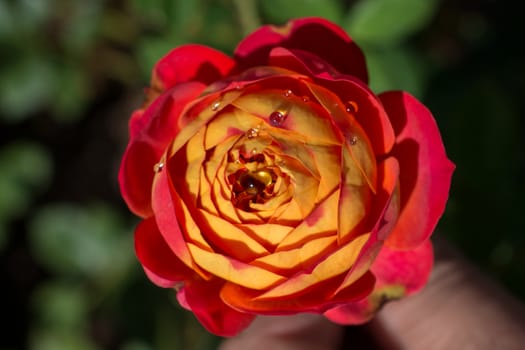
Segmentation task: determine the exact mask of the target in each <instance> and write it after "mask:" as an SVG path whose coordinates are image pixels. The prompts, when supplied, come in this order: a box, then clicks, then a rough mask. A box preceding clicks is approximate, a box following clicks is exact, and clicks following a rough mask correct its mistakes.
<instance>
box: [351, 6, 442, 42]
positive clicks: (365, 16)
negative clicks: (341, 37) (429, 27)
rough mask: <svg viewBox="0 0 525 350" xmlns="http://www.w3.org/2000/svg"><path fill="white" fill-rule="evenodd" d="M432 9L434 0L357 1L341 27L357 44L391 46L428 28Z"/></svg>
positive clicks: (433, 9) (434, 8)
mask: <svg viewBox="0 0 525 350" xmlns="http://www.w3.org/2000/svg"><path fill="white" fill-rule="evenodd" d="M436 5H437V1H436V0H361V1H359V2H358V3H357V4H356V5H355V6H354V7H353V8H352V9H351V10H350V11H349V13H348V16H347V18H346V20H345V21H344V24H343V27H344V29H345V30H346V31H347V32H348V33H349V34H350V36H351V37H352V38H354V39H355V40H356V41H357V42H358V43H361V44H374V45H382V46H385V45H393V44H396V43H397V42H399V41H401V40H403V39H405V38H406V37H407V36H409V35H411V34H413V33H415V32H416V31H418V30H420V29H422V28H423V27H424V26H425V25H426V24H428V22H429V21H430V19H431V18H432V16H433V15H434V13H435V10H436Z"/></svg>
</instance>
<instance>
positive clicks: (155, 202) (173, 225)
mask: <svg viewBox="0 0 525 350" xmlns="http://www.w3.org/2000/svg"><path fill="white" fill-rule="evenodd" d="M180 203H181V201H180V198H178V195H177V193H176V192H175V191H174V190H173V185H172V184H171V181H170V178H169V171H161V172H160V173H159V174H157V176H156V177H155V181H154V182H153V191H152V206H153V212H154V213H155V221H156V223H157V227H158V229H159V231H160V233H161V235H162V237H164V240H165V241H166V243H167V244H168V246H169V247H170V249H171V250H172V251H173V253H174V254H175V255H176V256H177V257H178V258H179V259H180V260H181V261H182V262H183V263H184V264H185V265H186V266H188V267H189V268H190V269H192V270H194V271H195V272H196V273H198V274H199V275H200V276H201V277H202V278H204V279H209V274H208V273H207V272H205V271H203V270H201V269H200V268H199V266H198V265H196V264H195V262H194V260H193V257H192V256H191V254H190V252H189V250H188V246H187V243H186V237H184V234H183V231H182V230H181V227H180V226H179V225H183V224H184V220H183V219H184V217H185V215H184V211H183V210H182V208H181V207H179V206H178V205H180ZM191 227H193V228H194V229H196V230H198V228H197V226H196V225H188V228H191Z"/></svg>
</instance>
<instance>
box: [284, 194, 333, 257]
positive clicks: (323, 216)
mask: <svg viewBox="0 0 525 350" xmlns="http://www.w3.org/2000/svg"><path fill="white" fill-rule="evenodd" d="M338 200H339V191H335V192H334V193H332V194H331V195H330V196H329V197H328V198H327V199H326V200H324V201H323V202H322V203H320V204H319V206H318V207H317V208H315V210H314V211H313V212H312V213H311V214H310V215H309V216H307V217H305V218H304V219H303V220H302V222H301V224H300V225H299V226H297V227H296V228H295V229H294V230H293V231H291V232H290V234H289V235H288V236H286V238H285V239H283V241H282V242H281V243H279V246H278V248H277V250H278V251H281V250H287V249H292V248H295V247H297V246H300V245H302V244H305V243H307V242H308V241H310V240H313V239H315V238H318V237H323V236H326V235H331V236H334V237H335V236H336V235H337V234H336V232H337V215H338V212H337V204H338Z"/></svg>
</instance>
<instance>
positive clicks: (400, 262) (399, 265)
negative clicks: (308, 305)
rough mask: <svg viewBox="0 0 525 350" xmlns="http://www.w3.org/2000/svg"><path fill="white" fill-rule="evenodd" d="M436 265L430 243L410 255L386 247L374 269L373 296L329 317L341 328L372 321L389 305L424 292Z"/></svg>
mask: <svg viewBox="0 0 525 350" xmlns="http://www.w3.org/2000/svg"><path fill="white" fill-rule="evenodd" d="M432 262H433V253H432V244H431V243H430V241H428V240H427V241H426V242H425V243H423V244H422V245H420V246H419V247H417V248H416V249H414V250H407V251H399V250H392V249H390V248H389V247H387V246H383V248H382V249H381V252H380V253H379V255H378V256H377V258H376V260H375V262H374V264H373V265H372V268H371V270H372V273H373V274H374V276H375V277H376V279H377V282H376V286H375V288H374V291H373V292H372V294H370V296H369V297H368V298H366V299H365V300H362V301H360V302H357V303H351V304H349V305H344V306H338V307H336V308H333V309H331V310H328V311H327V312H326V313H325V316H326V317H327V318H328V319H330V320H331V321H333V322H336V323H340V324H361V323H363V322H366V321H368V320H369V319H370V318H371V317H372V316H373V315H374V314H375V312H376V311H377V310H378V309H379V308H381V306H383V304H384V303H385V302H387V301H389V300H392V299H398V298H401V297H403V296H407V295H410V294H413V293H415V292H417V291H418V290H420V289H421V288H422V287H423V286H424V285H425V284H426V282H427V280H428V277H429V275H430V272H431V270H432Z"/></svg>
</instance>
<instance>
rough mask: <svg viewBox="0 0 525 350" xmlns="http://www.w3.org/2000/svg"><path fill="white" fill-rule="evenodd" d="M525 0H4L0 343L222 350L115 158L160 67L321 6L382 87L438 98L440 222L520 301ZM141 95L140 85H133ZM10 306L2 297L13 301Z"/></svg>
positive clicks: (0, 13)
mask: <svg viewBox="0 0 525 350" xmlns="http://www.w3.org/2000/svg"><path fill="white" fill-rule="evenodd" d="M519 13H520V12H519V11H511V10H510V9H509V8H508V6H506V7H505V9H504V10H501V8H500V7H498V6H497V5H495V4H494V3H493V2H490V1H481V2H479V3H478V4H472V2H469V1H456V2H453V1H444V0H355V1H344V0H303V1H299V0H285V1H278V0H258V1H256V0H196V1H186V0H128V1H126V0H120V1H117V0H90V1H83V0H16V1H15V0H0V52H1V55H0V136H1V138H0V140H1V141H0V251H1V252H2V274H3V275H4V276H5V278H6V279H5V284H4V285H5V286H7V288H4V291H3V293H4V294H3V295H2V296H3V298H2V300H3V302H4V303H6V305H5V307H4V306H3V310H7V314H8V315H9V316H10V318H11V321H12V322H11V325H10V326H9V327H8V328H7V329H4V330H3V331H7V332H6V334H5V335H4V334H2V337H0V348H2V349H14V348H28V349H33V350H48V349H49V350H51V349H53V350H56V349H58V350H60V349H81V350H83V349H86V350H88V349H89V350H91V349H125V350H149V349H160V350H163V349H166V350H167V349H172V350H173V349H202V350H205V349H213V348H215V347H216V345H217V343H218V341H219V340H218V339H217V338H215V337H213V336H211V335H209V334H208V333H206V332H205V331H204V330H203V329H202V327H201V326H200V325H199V324H198V322H196V321H195V319H194V318H193V316H192V315H191V314H190V313H188V312H185V311H182V309H181V308H180V307H179V306H178V305H177V303H176V301H175V299H174V295H173V293H172V292H170V291H166V290H161V289H159V288H156V287H155V286H153V285H151V283H150V282H148V281H147V278H146V277H145V276H144V274H143V273H142V270H141V268H140V265H139V264H138V263H137V261H136V259H135V256H134V252H133V233H132V232H133V227H134V225H135V224H136V222H137V221H136V218H134V217H133V216H132V215H131V214H130V213H129V212H128V210H127V209H126V208H125V206H124V204H123V203H122V201H121V199H120V196H119V192H118V186H117V184H116V171H117V169H118V163H119V160H120V156H121V155H122V152H123V150H124V147H125V143H126V138H127V135H126V133H127V129H126V123H127V118H128V116H129V114H130V112H131V111H132V110H133V108H135V107H136V106H138V105H139V104H140V101H141V89H142V88H143V87H144V86H145V85H147V83H148V80H149V75H150V71H151V68H152V66H153V64H154V63H155V62H156V61H157V60H158V59H159V58H160V57H161V56H163V55H164V54H165V53H167V52H168V51H169V50H170V49H171V48H173V47H175V46H177V45H181V44H184V43H190V42H197V43H202V44H206V45H210V46H213V47H215V48H217V49H220V50H223V51H225V52H227V53H232V52H233V50H234V47H235V45H236V43H237V42H238V41H239V40H240V39H241V38H242V35H243V33H246V32H249V31H250V30H252V29H253V28H255V27H256V26H257V24H259V23H273V24H282V23H284V22H286V21H287V20H288V19H291V18H294V17H300V16H322V17H325V18H328V19H330V20H332V21H334V22H336V23H338V24H340V25H341V26H342V27H343V28H344V29H345V30H346V31H347V32H348V33H349V34H350V35H351V36H352V37H353V38H354V39H355V40H356V41H357V43H358V44H359V45H360V46H361V47H362V48H363V50H364V51H365V54H366V57H367V62H368V65H369V71H370V77H371V87H372V89H373V90H374V91H376V92H381V91H385V90H390V89H404V90H407V91H409V92H411V93H412V94H414V95H416V96H417V97H419V98H420V99H422V100H423V101H425V103H427V104H428V105H429V106H430V108H431V110H432V111H433V112H434V114H435V116H436V119H437V120H438V123H439V124H440V126H441V130H442V133H443V137H444V140H445V144H446V146H447V150H448V153H449V155H450V157H451V159H452V160H453V161H454V162H455V163H456V164H457V171H456V174H455V177H454V182H453V189H452V192H451V199H450V202H449V206H448V209H447V212H446V214H445V216H444V218H443V220H442V221H441V223H440V226H439V231H441V232H440V233H439V234H444V235H446V236H447V237H448V238H449V239H451V240H453V241H454V242H456V244H457V245H458V246H459V247H460V248H461V249H462V250H463V251H464V252H465V254H466V255H467V256H469V257H470V258H471V259H473V260H474V261H475V262H476V263H478V264H479V265H480V267H481V268H483V269H484V270H486V271H488V272H489V273H491V274H492V275H493V276H494V277H495V278H496V279H498V280H500V281H501V282H502V283H504V284H505V285H506V286H507V287H508V288H509V289H510V290H511V291H512V292H514V293H515V294H517V295H518V296H519V297H521V298H522V299H525V272H524V270H523V269H522V268H521V266H523V265H525V255H523V254H521V252H522V251H523V250H524V248H525V238H524V236H523V234H522V232H521V231H522V224H521V213H522V212H523V211H524V209H525V208H524V204H523V203H524V202H525V201H523V200H522V198H523V196H524V195H525V181H523V180H524V179H523V177H524V171H525V166H524V157H523V156H522V155H521V150H522V149H523V146H524V145H523V138H521V132H522V130H523V125H522V118H521V117H520V116H521V115H523V113H524V107H525V105H524V102H523V101H525V96H523V95H524V94H525V88H524V86H523V85H524V81H525V77H524V72H525V70H524V69H523V64H522V63H523V58H524V57H523V54H522V53H520V52H519V51H518V49H517V46H519V45H516V43H518V42H520V40H521V39H522V38H521V36H520V33H521V31H520V27H521V25H520V22H519V20H518V18H519V17H518V14H519ZM137 96H138V97H137ZM4 312H6V311H4Z"/></svg>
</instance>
